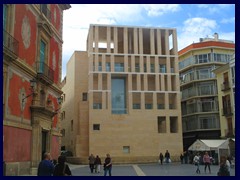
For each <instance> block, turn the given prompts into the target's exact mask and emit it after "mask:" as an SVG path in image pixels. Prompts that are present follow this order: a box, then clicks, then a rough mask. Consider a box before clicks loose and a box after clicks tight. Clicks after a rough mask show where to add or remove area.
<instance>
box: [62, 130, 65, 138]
mask: <svg viewBox="0 0 240 180" xmlns="http://www.w3.org/2000/svg"><path fill="white" fill-rule="evenodd" d="M61 134H62V137H64V136H65V129H62V130H61Z"/></svg>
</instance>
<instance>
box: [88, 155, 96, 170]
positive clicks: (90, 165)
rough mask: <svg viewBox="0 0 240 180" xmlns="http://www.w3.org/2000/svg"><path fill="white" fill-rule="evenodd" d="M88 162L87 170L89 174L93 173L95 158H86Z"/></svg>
mask: <svg viewBox="0 0 240 180" xmlns="http://www.w3.org/2000/svg"><path fill="white" fill-rule="evenodd" d="M88 160H89V168H90V171H91V173H93V169H94V162H95V157H94V156H93V154H91V155H90V156H89V158H88Z"/></svg>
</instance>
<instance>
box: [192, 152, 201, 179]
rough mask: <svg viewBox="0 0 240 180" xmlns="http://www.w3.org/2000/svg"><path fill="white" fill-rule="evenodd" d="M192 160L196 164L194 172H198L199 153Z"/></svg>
mask: <svg viewBox="0 0 240 180" xmlns="http://www.w3.org/2000/svg"><path fill="white" fill-rule="evenodd" d="M193 162H194V165H195V166H197V170H196V173H197V174H200V173H201V172H200V169H199V164H200V156H199V153H197V154H196V155H195V156H194V158H193Z"/></svg>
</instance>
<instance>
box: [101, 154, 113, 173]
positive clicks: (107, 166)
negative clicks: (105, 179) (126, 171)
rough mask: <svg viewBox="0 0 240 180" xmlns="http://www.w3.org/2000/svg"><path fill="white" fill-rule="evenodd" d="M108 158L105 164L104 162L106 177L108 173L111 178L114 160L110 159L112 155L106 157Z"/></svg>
mask: <svg viewBox="0 0 240 180" xmlns="http://www.w3.org/2000/svg"><path fill="white" fill-rule="evenodd" d="M106 156H107V157H106V158H105V162H104V166H103V167H104V176H107V173H108V174H109V176H112V160H111V157H110V154H107V155H106Z"/></svg>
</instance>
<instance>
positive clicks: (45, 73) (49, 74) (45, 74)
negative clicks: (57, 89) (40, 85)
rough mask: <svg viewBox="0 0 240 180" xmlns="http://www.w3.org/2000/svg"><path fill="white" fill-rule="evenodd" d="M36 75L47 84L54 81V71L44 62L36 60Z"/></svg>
mask: <svg viewBox="0 0 240 180" xmlns="http://www.w3.org/2000/svg"><path fill="white" fill-rule="evenodd" d="M36 67H37V77H38V78H39V79H40V80H43V81H45V82H46V83H48V84H52V83H53V81H54V71H53V69H52V68H50V67H49V66H48V65H47V64H45V63H44V62H40V61H38V62H37V66H36Z"/></svg>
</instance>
